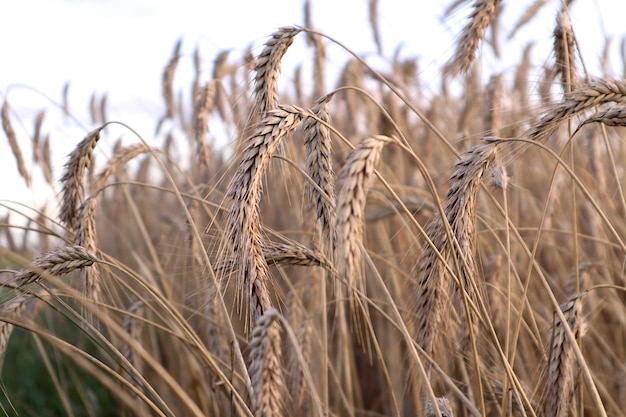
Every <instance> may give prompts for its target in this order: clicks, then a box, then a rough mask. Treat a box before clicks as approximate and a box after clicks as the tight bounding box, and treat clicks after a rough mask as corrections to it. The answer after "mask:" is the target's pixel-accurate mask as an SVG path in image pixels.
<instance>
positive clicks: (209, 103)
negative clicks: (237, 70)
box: [194, 80, 217, 167]
mask: <svg viewBox="0 0 626 417" xmlns="http://www.w3.org/2000/svg"><path fill="white" fill-rule="evenodd" d="M216 84H217V81H216V80H211V81H209V82H208V83H207V84H206V85H205V86H204V87H202V88H200V91H199V96H198V100H197V103H196V106H195V110H194V114H195V129H194V135H195V138H196V146H197V149H198V158H199V160H200V163H201V164H202V165H204V166H205V167H208V166H209V156H210V150H209V137H208V134H209V115H210V114H211V112H212V111H213V104H214V103H215V94H216V92H217V88H216Z"/></svg>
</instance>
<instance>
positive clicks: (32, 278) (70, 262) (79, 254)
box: [11, 246, 98, 287]
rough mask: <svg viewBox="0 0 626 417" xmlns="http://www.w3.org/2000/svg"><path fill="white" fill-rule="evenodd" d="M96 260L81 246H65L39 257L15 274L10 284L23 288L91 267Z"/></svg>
mask: <svg viewBox="0 0 626 417" xmlns="http://www.w3.org/2000/svg"><path fill="white" fill-rule="evenodd" d="M97 261H98V259H97V258H96V257H94V256H93V255H92V254H91V253H89V252H87V251H86V250H85V248H83V247H81V246H65V247H62V248H58V249H55V250H52V251H50V252H48V253H45V254H43V255H41V256H40V257H38V258H36V259H35V260H34V261H32V262H31V263H30V264H29V265H28V266H26V267H25V268H23V269H20V270H19V271H17V272H16V273H15V275H14V276H13V279H12V280H11V281H12V283H13V284H14V285H15V286H17V287H23V286H25V285H28V284H31V283H33V282H37V281H39V280H40V279H41V278H43V277H46V276H61V275H65V274H68V273H70V272H72V271H75V270H76V269H80V268H85V267H88V266H91V265H93V264H94V263H95V262H97Z"/></svg>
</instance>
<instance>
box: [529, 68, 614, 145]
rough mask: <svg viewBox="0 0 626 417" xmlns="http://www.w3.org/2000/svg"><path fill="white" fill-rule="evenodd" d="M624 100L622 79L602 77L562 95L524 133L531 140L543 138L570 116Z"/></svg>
mask: <svg viewBox="0 0 626 417" xmlns="http://www.w3.org/2000/svg"><path fill="white" fill-rule="evenodd" d="M610 102H614V103H618V104H622V103H625V102H626V83H625V82H624V81H617V80H610V79H602V80H598V81H594V82H591V83H588V84H585V85H581V86H580V87H579V88H578V89H577V90H575V91H573V92H571V93H567V94H565V95H564V97H563V99H562V100H561V102H560V103H558V104H556V105H553V106H551V107H550V110H548V111H547V112H546V113H545V114H544V115H543V116H542V117H541V119H539V121H538V122H537V123H536V124H535V125H534V126H533V127H531V128H530V129H528V131H526V133H525V137H527V138H528V139H531V140H543V139H545V138H547V137H548V136H549V135H550V134H551V133H553V132H554V131H555V130H556V129H557V128H558V127H559V126H560V125H561V123H563V122H564V121H566V120H568V119H569V118H570V117H572V116H575V115H577V114H580V113H582V112H584V111H587V110H590V109H591V108H593V107H595V106H599V105H601V104H606V103H610Z"/></svg>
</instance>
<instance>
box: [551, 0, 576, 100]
mask: <svg viewBox="0 0 626 417" xmlns="http://www.w3.org/2000/svg"><path fill="white" fill-rule="evenodd" d="M553 36H554V58H555V67H556V74H557V76H558V75H560V76H561V85H562V86H563V89H564V91H572V90H573V89H574V88H575V87H576V85H577V84H578V78H579V76H578V71H577V70H576V39H575V38H574V31H573V29H572V21H571V19H570V16H569V13H568V12H567V11H566V10H565V11H562V12H561V13H559V14H558V16H557V18H556V27H555V28H554V33H553Z"/></svg>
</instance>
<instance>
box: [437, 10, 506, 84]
mask: <svg viewBox="0 0 626 417" xmlns="http://www.w3.org/2000/svg"><path fill="white" fill-rule="evenodd" d="M499 3H500V0H476V1H475V2H474V6H473V11H472V14H471V15H470V21H469V23H468V24H467V26H465V28H463V32H461V39H460V40H459V42H458V43H457V47H456V52H455V53H454V57H453V58H452V60H451V61H450V62H449V63H448V64H447V67H446V72H448V73H450V74H451V75H456V74H458V73H459V72H467V71H468V70H469V68H470V65H471V64H472V62H473V61H474V58H475V57H476V51H477V50H478V46H479V44H480V42H481V41H482V40H483V38H484V36H485V31H486V30H487V27H488V26H489V23H490V22H491V19H492V18H493V16H494V15H495V12H496V8H497V6H498V4H499Z"/></svg>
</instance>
